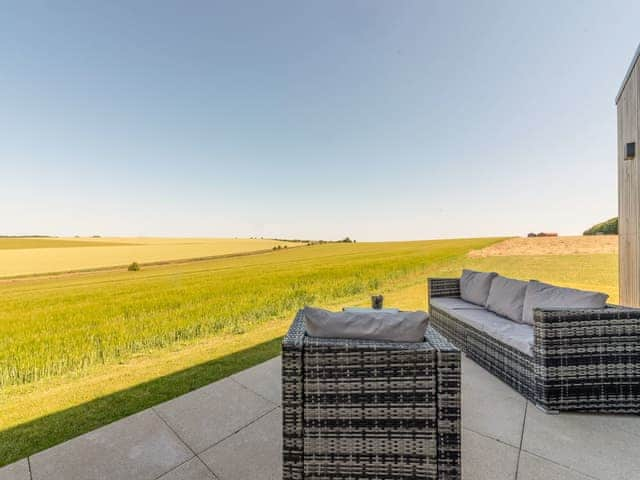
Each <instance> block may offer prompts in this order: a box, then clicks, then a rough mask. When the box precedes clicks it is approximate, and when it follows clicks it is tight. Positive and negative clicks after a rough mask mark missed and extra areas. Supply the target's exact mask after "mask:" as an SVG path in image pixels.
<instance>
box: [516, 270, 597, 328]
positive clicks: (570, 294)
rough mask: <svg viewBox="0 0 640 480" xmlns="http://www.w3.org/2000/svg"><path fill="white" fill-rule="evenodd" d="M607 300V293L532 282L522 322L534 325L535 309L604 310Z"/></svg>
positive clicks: (525, 302) (525, 300) (529, 286)
mask: <svg viewBox="0 0 640 480" xmlns="http://www.w3.org/2000/svg"><path fill="white" fill-rule="evenodd" d="M607 298H609V295H607V294H606V293H600V292H588V291H585V290H575V289H573V288H563V287H555V286H553V285H549V284H548V283H542V282H538V281H536V280H531V281H530V282H529V285H527V292H526V294H525V296H524V307H523V310H522V321H523V323H528V324H529V325H533V309H534V308H567V309H571V308H604V307H605V306H606V302H607Z"/></svg>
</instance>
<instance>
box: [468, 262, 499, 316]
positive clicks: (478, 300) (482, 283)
mask: <svg viewBox="0 0 640 480" xmlns="http://www.w3.org/2000/svg"><path fill="white" fill-rule="evenodd" d="M496 275H497V273H495V272H476V271H474V270H466V269H465V270H463V271H462V276H461V277H460V297H461V298H462V299H463V300H466V301H467V302H471V303H475V304H476V305H481V306H483V307H484V306H486V305H487V297H488V296H489V290H490V288H491V281H492V280H493V279H494V278H495V276H496Z"/></svg>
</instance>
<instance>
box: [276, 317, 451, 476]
mask: <svg viewBox="0 0 640 480" xmlns="http://www.w3.org/2000/svg"><path fill="white" fill-rule="evenodd" d="M287 376H290V378H287ZM283 409H284V420H283V421H284V425H283V434H284V439H285V441H284V454H283V455H284V464H285V466H284V478H285V479H294V478H303V479H335V480H340V479H354V480H355V479H389V480H395V479H407V480H408V479H419V480H420V479H441V480H445V479H459V478H460V353H459V351H458V350H457V349H455V347H453V346H452V345H451V344H450V343H449V342H447V340H446V339H445V338H443V337H442V336H441V335H440V334H438V333H437V332H435V331H434V330H433V329H431V330H430V331H429V332H428V335H427V339H426V341H425V342H422V343H418V344H411V343H395V342H377V341H376V342H372V341H360V340H341V339H320V338H312V337H307V336H305V335H304V328H303V320H302V317H301V314H300V313H299V314H298V316H297V317H296V320H295V321H294V324H293V325H292V327H291V330H290V331H289V334H288V335H287V337H285V340H284V342H283Z"/></svg>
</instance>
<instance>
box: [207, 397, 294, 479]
mask: <svg viewBox="0 0 640 480" xmlns="http://www.w3.org/2000/svg"><path fill="white" fill-rule="evenodd" d="M200 458H202V460H203V461H204V462H205V463H206V464H207V465H208V466H209V468H210V469H211V470H213V472H214V473H215V474H216V477H218V478H219V479H220V480H246V479H256V480H281V479H282V410H281V409H280V408H278V409H277V410H274V411H273V412H271V413H269V414H267V415H265V416H264V417H262V418H261V419H259V420H257V421H256V422H254V423H252V424H251V425H249V426H248V427H246V428H244V429H243V430H241V431H240V432H238V433H236V434H235V435H233V436H231V437H229V438H228V439H226V440H225V441H223V442H220V443H219V444H217V445H215V446H213V447H211V448H210V449H209V450H207V451H205V452H204V453H202V454H201V455H200Z"/></svg>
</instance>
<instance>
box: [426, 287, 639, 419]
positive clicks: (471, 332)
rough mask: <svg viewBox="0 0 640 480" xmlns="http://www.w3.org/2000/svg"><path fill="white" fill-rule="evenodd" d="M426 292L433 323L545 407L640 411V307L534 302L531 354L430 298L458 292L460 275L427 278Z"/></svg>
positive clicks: (491, 370)
mask: <svg viewBox="0 0 640 480" xmlns="http://www.w3.org/2000/svg"><path fill="white" fill-rule="evenodd" d="M428 292H429V293H428V304H429V312H430V324H431V325H432V326H434V327H435V328H436V329H438V330H439V331H440V332H441V333H442V334H443V335H445V336H446V337H447V339H449V340H450V341H451V342H452V343H453V344H454V345H456V346H457V347H459V348H460V349H461V350H462V351H464V352H465V353H466V355H467V356H468V357H469V358H471V359H472V360H474V361H475V362H476V363H478V364H480V365H481V366H482V367H484V368H485V369H487V370H488V371H489V372H491V373H492V374H494V375H495V376H497V377H498V378H500V379H501V380H503V381H504V382H505V383H507V384H509V385H511V387H513V388H514V389H516V390H517V391H518V392H520V393H522V394H523V395H524V396H525V397H527V398H528V399H529V400H531V401H532V402H533V403H534V404H535V405H536V406H538V407H539V408H541V409H542V410H545V411H547V412H558V411H564V410H567V411H595V412H615V413H635V414H638V413H640V309H631V308H624V307H620V306H615V305H608V306H607V307H606V308H602V309H582V310H577V309H576V310H558V309H548V310H547V309H545V310H541V309H535V310H534V326H533V348H532V355H527V354H525V353H523V352H522V351H521V350H520V349H517V348H513V347H512V346H510V345H507V344H505V343H504V342H502V341H500V340H498V339H496V338H494V337H492V336H490V335H488V334H487V333H485V332H483V331H481V330H479V329H476V328H474V327H473V326H471V325H469V324H468V323H465V322H463V321H461V320H460V318H457V315H456V314H455V311H452V310H447V311H445V309H443V308H438V307H437V306H436V305H433V304H432V302H434V299H435V298H439V297H453V298H459V297H460V280H459V279H457V278H430V279H429V280H428ZM436 303H437V302H436ZM458 317H459V315H458Z"/></svg>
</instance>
